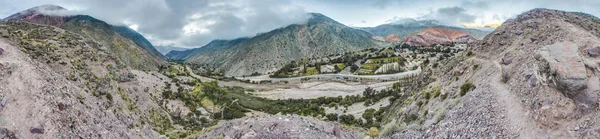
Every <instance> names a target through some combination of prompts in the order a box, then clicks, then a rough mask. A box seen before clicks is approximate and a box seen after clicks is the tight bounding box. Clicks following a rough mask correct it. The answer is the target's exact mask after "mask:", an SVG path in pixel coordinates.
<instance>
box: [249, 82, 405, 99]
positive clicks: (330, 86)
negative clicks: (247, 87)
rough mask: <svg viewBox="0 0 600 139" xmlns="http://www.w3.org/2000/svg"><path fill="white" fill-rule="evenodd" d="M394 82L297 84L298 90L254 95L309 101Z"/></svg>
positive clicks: (278, 90) (383, 87) (387, 85)
mask: <svg viewBox="0 0 600 139" xmlns="http://www.w3.org/2000/svg"><path fill="white" fill-rule="evenodd" d="M393 83H394V82H379V83H369V84H346V83H339V82H310V83H300V84H297V85H298V88H279V89H274V90H269V91H259V92H255V93H254V94H255V95H257V96H259V97H264V98H268V99H289V98H291V99H300V98H304V99H311V98H318V97H337V96H348V95H362V93H363V91H364V90H365V88H367V87H371V88H373V89H375V90H382V89H385V88H388V87H391V86H392V84H393Z"/></svg>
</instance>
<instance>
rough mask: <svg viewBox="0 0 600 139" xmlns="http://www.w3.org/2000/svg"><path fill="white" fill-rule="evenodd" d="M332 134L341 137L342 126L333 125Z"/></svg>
mask: <svg viewBox="0 0 600 139" xmlns="http://www.w3.org/2000/svg"><path fill="white" fill-rule="evenodd" d="M333 135H334V136H335V137H337V138H342V128H341V127H340V126H333Z"/></svg>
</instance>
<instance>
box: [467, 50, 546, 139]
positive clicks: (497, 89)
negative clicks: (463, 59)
mask: <svg viewBox="0 0 600 139" xmlns="http://www.w3.org/2000/svg"><path fill="white" fill-rule="evenodd" d="M478 60H482V59H478ZM482 61H486V62H489V63H493V65H494V67H496V68H497V70H498V72H495V73H494V75H493V76H492V78H490V79H489V80H491V82H489V84H490V86H492V88H490V89H492V90H494V91H492V92H494V93H496V96H497V97H496V99H497V100H498V102H499V105H500V106H501V108H503V110H504V111H505V114H506V118H505V119H506V120H507V121H508V123H509V125H508V127H507V128H508V130H510V131H513V133H518V135H519V137H520V138H528V139H533V138H540V137H541V136H539V135H542V134H541V132H540V130H539V128H536V127H537V126H536V124H535V123H534V122H533V121H532V120H531V118H529V117H530V116H529V114H528V113H527V112H526V110H525V109H524V108H523V105H522V104H521V101H520V99H519V97H518V96H517V95H516V94H514V93H512V92H510V90H509V89H508V88H507V87H505V85H504V83H501V82H500V79H501V76H502V66H501V65H500V64H499V62H497V61H489V60H482Z"/></svg>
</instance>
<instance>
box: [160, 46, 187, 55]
mask: <svg viewBox="0 0 600 139" xmlns="http://www.w3.org/2000/svg"><path fill="white" fill-rule="evenodd" d="M154 48H156V50H158V52H160V54H162V55H167V53H169V52H171V51H185V50H188V48H181V47H176V46H163V45H155V46H154Z"/></svg>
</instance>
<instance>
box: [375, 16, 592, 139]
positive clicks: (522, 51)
mask: <svg viewBox="0 0 600 139" xmlns="http://www.w3.org/2000/svg"><path fill="white" fill-rule="evenodd" d="M599 25H600V23H599V22H598V20H597V18H595V17H593V16H587V15H586V14H581V13H573V12H563V11H556V10H549V9H534V10H531V11H528V12H526V13H523V14H521V15H519V16H518V17H517V18H516V19H514V20H508V21H507V22H505V23H503V24H502V26H500V27H499V28H498V29H497V30H496V31H494V32H492V33H491V34H490V35H488V36H487V37H485V39H483V40H482V41H480V42H479V43H478V44H472V45H471V48H472V50H473V53H472V54H468V53H466V54H464V55H462V56H458V57H454V58H452V59H451V60H449V61H447V62H445V63H444V64H443V65H445V66H444V67H443V68H441V69H431V70H425V71H424V73H423V75H422V76H423V79H427V78H435V80H436V81H435V82H432V83H431V84H429V85H428V86H427V87H425V88H423V89H421V90H415V93H413V95H412V97H408V99H406V100H400V101H397V102H396V103H394V104H395V107H394V108H392V109H395V111H396V112H395V113H391V115H390V119H389V120H391V121H393V122H391V123H396V124H388V125H386V127H384V133H386V132H385V131H386V130H385V128H387V129H393V130H391V131H396V132H390V133H392V134H389V135H387V136H384V137H389V138H414V137H426V138H430V137H431V138H463V137H466V138H487V137H490V136H496V137H501V138H598V137H599V136H600V134H598V133H600V132H599V131H600V126H599V125H598V123H597V122H595V121H598V120H599V118H600V117H599V116H598V112H599V110H600V107H599V103H598V102H599V100H600V98H599V97H598V96H599V94H600V89H599V88H600V86H599V85H600V84H599V83H598V82H599V78H598V77H599V75H598V71H599V69H598V66H599V63H600V62H599V61H598V57H597V56H594V55H593V54H594V53H593V52H594V51H593V48H595V47H596V46H597V45H598V44H600V43H599V41H600V39H599V38H598V35H597V34H598V33H599V32H598V31H597V29H596V28H598V27H599ZM428 73H429V74H430V75H431V76H429V77H427V76H426V75H428ZM432 94H434V95H432ZM437 94H440V95H439V96H441V97H436V96H438V95H437ZM431 96H433V97H431ZM407 119H408V120H407Z"/></svg>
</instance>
